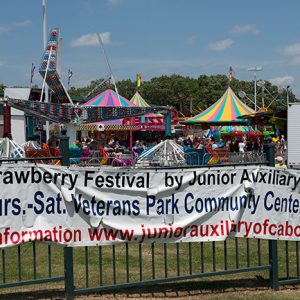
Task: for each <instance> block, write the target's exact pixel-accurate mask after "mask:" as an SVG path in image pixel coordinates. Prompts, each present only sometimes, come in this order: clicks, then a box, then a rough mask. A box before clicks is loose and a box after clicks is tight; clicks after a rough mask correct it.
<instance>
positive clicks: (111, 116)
mask: <svg viewBox="0 0 300 300" xmlns="http://www.w3.org/2000/svg"><path fill="white" fill-rule="evenodd" d="M99 40H101V38H100V36H99ZM101 46H102V47H103V45H102V44H101ZM58 49H59V29H58V28H54V29H52V30H51V32H50V37H49V40H48V43H47V46H46V49H45V51H44V54H43V58H42V62H41V66H40V70H39V71H40V74H41V75H42V77H43V79H44V80H43V86H42V94H43V88H44V87H45V84H47V85H48V87H49V88H50V89H51V91H52V92H53V93H54V94H55V95H56V98H57V99H58V103H51V102H50V103H47V102H42V95H41V98H40V99H35V100H23V99H15V98H9V97H8V98H6V99H5V101H4V102H5V104H4V106H5V107H7V110H6V112H5V113H4V123H6V124H8V123H9V125H5V126H4V138H3V140H2V142H1V143H0V144H1V145H2V148H1V149H3V150H2V151H1V152H0V154H1V156H2V157H15V152H16V150H17V149H22V146H20V145H15V143H14V142H13V140H12V137H11V130H10V121H11V120H10V112H9V111H10V107H14V108H16V109H19V110H21V111H24V113H25V114H26V115H27V116H35V117H37V118H41V119H44V120H47V121H51V122H55V123H59V124H70V123H73V124H77V125H78V124H86V123H93V122H104V121H110V120H116V119H124V118H132V117H136V116H142V115H147V114H149V113H162V114H164V115H165V119H166V122H165V128H166V129H167V132H168V133H169V134H170V133H171V129H170V127H171V118H170V116H169V115H170V112H171V110H172V108H171V107H166V106H151V107H150V106H149V107H138V106H135V105H134V104H132V103H131V102H129V101H128V102H129V103H130V104H129V105H128V107H114V106H111V103H109V102H108V103H106V105H105V106H94V105H74V104H73V103H72V100H71V98H70V96H69V94H68V92H67V91H66V89H65V87H64V85H63V83H62V81H61V78H60V76H59V73H58V72H57V62H58V58H57V53H58ZM116 94H117V98H118V100H120V101H122V100H121V99H122V97H121V96H120V95H119V94H118V92H117V89H116ZM17 153H18V154H17V155H18V156H20V157H22V156H23V154H24V151H23V152H22V151H17Z"/></svg>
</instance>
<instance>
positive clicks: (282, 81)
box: [269, 75, 295, 86]
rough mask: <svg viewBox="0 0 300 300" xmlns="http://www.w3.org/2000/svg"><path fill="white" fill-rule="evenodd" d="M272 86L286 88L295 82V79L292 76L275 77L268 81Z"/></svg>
mask: <svg viewBox="0 0 300 300" xmlns="http://www.w3.org/2000/svg"><path fill="white" fill-rule="evenodd" d="M269 81H270V82H271V83H272V84H274V85H277V86H286V85H290V84H292V83H293V82H294V81H295V78H294V77H293V76H289V75H286V76H282V77H276V78H272V79H270V80H269Z"/></svg>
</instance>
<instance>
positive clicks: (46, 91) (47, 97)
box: [42, 0, 49, 141]
mask: <svg viewBox="0 0 300 300" xmlns="http://www.w3.org/2000/svg"><path fill="white" fill-rule="evenodd" d="M42 4H43V38H44V49H46V47H47V28H46V0H42ZM42 93H43V90H42ZM45 102H46V103H48V102H49V95H48V85H47V84H46V85H45ZM48 139H49V121H46V140H47V141H48Z"/></svg>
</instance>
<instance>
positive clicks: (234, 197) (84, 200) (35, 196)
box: [0, 165, 300, 247]
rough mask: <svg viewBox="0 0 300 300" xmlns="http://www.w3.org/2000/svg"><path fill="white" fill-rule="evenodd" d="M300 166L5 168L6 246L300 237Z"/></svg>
mask: <svg viewBox="0 0 300 300" xmlns="http://www.w3.org/2000/svg"><path fill="white" fill-rule="evenodd" d="M299 175H300V171H295V170H281V169H276V168H271V167H258V166H253V167H252V166H247V167H223V168H210V169H208V168H200V169H161V170H159V169H158V170H151V169H148V170H147V169H141V170H139V169H133V170H124V169H117V168H116V169H96V168H93V169H92V168H76V169H75V168H73V169H72V168H65V167H54V166H45V165H39V166H34V165H26V166H25V165H22V166H20V165H18V166H15V165H8V166H4V165H3V166H2V167H0V225H1V227H0V247H7V246H12V245H16V244H20V243H25V242H28V241H35V240H42V241H45V242H53V243H59V244H66V245H69V246H89V245H100V244H101V245H104V244H113V243H117V242H134V243H149V242H153V241H155V242H179V241H183V242H192V241H218V240H224V239H226V237H228V236H233V237H247V238H254V237H255V238H263V239H284V240H299V239H300V222H299V221H300V217H299V216H300V199H299V188H300V176H299Z"/></svg>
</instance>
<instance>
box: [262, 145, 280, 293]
mask: <svg viewBox="0 0 300 300" xmlns="http://www.w3.org/2000/svg"><path fill="white" fill-rule="evenodd" d="M265 151H266V157H267V162H268V166H270V167H274V166H275V152H274V144H273V143H272V142H270V143H269V144H266V145H265ZM269 263H270V265H271V269H270V285H271V288H272V289H274V290H278V288H279V282H278V245H277V241H276V240H269Z"/></svg>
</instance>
